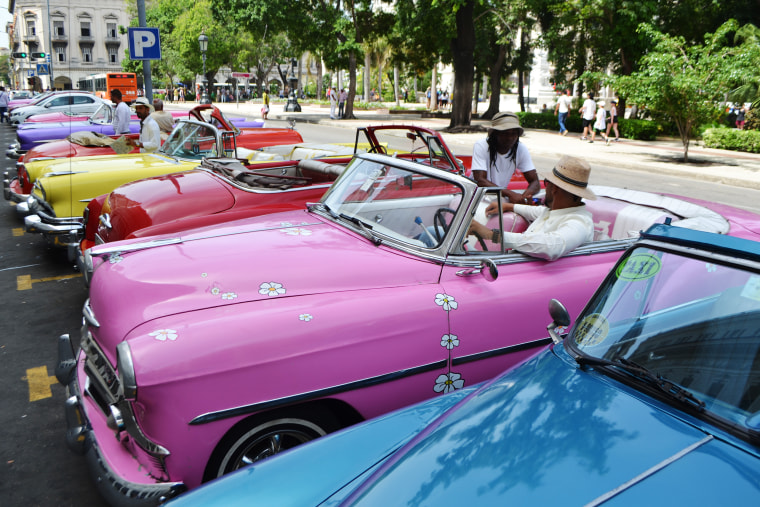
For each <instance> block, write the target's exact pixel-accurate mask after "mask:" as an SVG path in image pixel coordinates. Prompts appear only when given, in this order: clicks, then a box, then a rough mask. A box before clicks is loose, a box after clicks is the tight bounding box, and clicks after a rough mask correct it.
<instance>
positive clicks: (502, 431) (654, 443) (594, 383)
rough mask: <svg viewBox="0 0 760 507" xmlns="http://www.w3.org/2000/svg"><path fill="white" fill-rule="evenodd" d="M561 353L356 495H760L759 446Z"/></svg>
mask: <svg viewBox="0 0 760 507" xmlns="http://www.w3.org/2000/svg"><path fill="white" fill-rule="evenodd" d="M557 349H558V354H561V355H562V356H564V358H559V357H557V355H555V354H554V352H553V351H547V352H545V353H542V354H540V355H539V356H537V357H536V358H534V359H533V360H531V361H529V362H528V363H525V365H524V366H522V367H519V368H517V369H514V370H512V372H510V373H508V374H506V375H504V376H503V377H501V378H500V379H498V380H497V381H496V382H494V383H492V384H491V385H490V386H488V387H487V388H485V389H482V390H480V391H479V392H477V393H475V394H474V395H472V396H470V397H469V399H468V401H467V402H466V403H463V404H460V405H459V406H458V407H456V408H455V409H453V410H452V411H450V412H449V414H447V416H446V417H444V418H442V419H441V420H439V421H438V422H437V423H436V424H435V425H433V426H431V427H429V428H428V429H427V430H426V431H423V432H422V433H421V434H420V436H419V437H418V438H416V439H415V440H413V441H412V442H410V443H409V444H408V445H407V446H406V447H405V448H404V449H402V450H401V451H400V452H399V453H397V455H395V456H394V457H392V458H391V459H390V460H388V462H386V463H385V464H384V465H383V467H382V468H380V469H379V470H378V471H377V472H376V473H375V474H374V475H373V476H372V477H371V478H370V479H369V480H368V481H366V483H365V484H364V485H362V487H361V488H360V489H359V490H358V491H357V492H355V496H354V497H353V499H354V500H357V499H358V501H357V502H356V504H358V505H457V504H460V503H461V504H465V503H469V504H474V505H597V504H599V503H603V502H604V501H605V499H607V498H608V497H612V496H614V499H615V505H645V504H652V503H654V504H663V503H665V501H666V500H665V499H669V501H673V499H677V503H679V504H683V505H743V504H746V503H748V502H747V501H748V500H749V499H757V498H758V494H760V482H758V480H757V478H758V477H760V459H758V455H757V452H758V449H748V447H747V446H746V445H745V444H743V443H738V446H734V445H731V444H729V443H728V441H730V440H731V438H730V437H728V441H727V440H726V439H725V438H721V437H725V435H719V436H718V438H712V436H711V435H710V434H709V433H707V432H705V431H702V430H700V429H699V428H698V427H696V426H697V425H702V426H703V427H704V428H706V429H708V430H709V428H710V427H709V425H707V424H705V423H701V422H698V421H694V422H695V425H692V424H688V423H687V422H686V419H685V418H686V416H685V415H684V414H682V413H680V412H678V411H672V410H671V409H670V408H669V407H667V406H663V405H660V404H658V403H655V402H654V401H653V400H651V399H649V398H647V397H645V396H644V395H641V394H639V393H638V392H635V391H633V392H632V391H629V390H627V389H626V388H621V387H620V385H619V384H616V383H614V382H612V381H610V380H609V379H608V378H607V377H603V376H599V375H598V374H597V373H595V372H593V371H590V372H585V371H581V370H579V369H578V367H577V366H576V365H575V362H574V361H572V359H570V358H569V357H568V356H567V354H565V353H564V352H563V349H562V347H561V346H559V347H557ZM742 446H743V447H744V448H741V447H742ZM748 450H749V451H750V452H747V451H748ZM753 501H754V500H752V501H749V503H752V502H753ZM349 503H351V502H349ZM351 505H355V503H351Z"/></svg>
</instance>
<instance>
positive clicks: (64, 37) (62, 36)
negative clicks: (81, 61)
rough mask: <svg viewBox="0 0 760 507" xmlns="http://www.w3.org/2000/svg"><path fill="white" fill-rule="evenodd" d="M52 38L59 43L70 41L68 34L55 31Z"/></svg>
mask: <svg viewBox="0 0 760 507" xmlns="http://www.w3.org/2000/svg"><path fill="white" fill-rule="evenodd" d="M50 40H52V41H53V42H57V43H63V44H68V43H69V36H68V35H66V34H65V33H57V32H53V36H52V37H51V38H50Z"/></svg>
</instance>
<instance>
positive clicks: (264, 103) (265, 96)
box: [261, 90, 269, 120]
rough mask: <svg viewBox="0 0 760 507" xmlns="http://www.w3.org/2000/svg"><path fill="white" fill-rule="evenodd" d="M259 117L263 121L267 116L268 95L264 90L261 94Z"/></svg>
mask: <svg viewBox="0 0 760 507" xmlns="http://www.w3.org/2000/svg"><path fill="white" fill-rule="evenodd" d="M261 101H262V106H261V117H262V118H264V119H265V120H266V119H267V117H268V116H269V93H267V91H266V90H264V93H262V94H261Z"/></svg>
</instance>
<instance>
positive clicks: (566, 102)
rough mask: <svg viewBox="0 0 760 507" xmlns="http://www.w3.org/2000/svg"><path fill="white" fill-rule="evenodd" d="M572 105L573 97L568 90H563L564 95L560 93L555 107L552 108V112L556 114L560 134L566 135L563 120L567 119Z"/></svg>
mask: <svg viewBox="0 0 760 507" xmlns="http://www.w3.org/2000/svg"><path fill="white" fill-rule="evenodd" d="M572 106H573V98H572V97H571V96H570V90H565V95H560V97H559V98H558V99H557V107H556V108H554V114H555V115H557V121H558V123H559V135H561V136H566V135H567V127H566V126H565V120H567V117H568V115H569V114H570V108H571V107H572Z"/></svg>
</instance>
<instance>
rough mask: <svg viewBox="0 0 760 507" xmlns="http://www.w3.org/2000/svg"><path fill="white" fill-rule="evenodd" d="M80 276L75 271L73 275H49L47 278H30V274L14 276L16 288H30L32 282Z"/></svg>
mask: <svg viewBox="0 0 760 507" xmlns="http://www.w3.org/2000/svg"><path fill="white" fill-rule="evenodd" d="M80 276H82V274H81V273H76V274H73V275H62V276H49V277H47V278H32V277H31V276H30V275H21V276H17V277H16V290H30V289H31V288H32V284H33V283H38V282H56V281H59V280H69V279H71V278H79V277H80Z"/></svg>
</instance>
